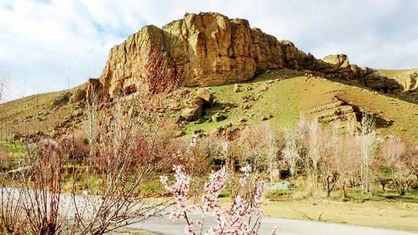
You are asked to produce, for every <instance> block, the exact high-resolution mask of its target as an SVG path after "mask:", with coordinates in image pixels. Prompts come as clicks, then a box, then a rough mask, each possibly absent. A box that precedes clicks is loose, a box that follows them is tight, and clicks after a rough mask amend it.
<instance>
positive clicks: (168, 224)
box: [128, 217, 418, 235]
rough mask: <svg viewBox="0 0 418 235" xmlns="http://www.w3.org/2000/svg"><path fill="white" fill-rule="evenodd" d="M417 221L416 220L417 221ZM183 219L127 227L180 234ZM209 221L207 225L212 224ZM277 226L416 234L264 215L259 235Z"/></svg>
mask: <svg viewBox="0 0 418 235" xmlns="http://www.w3.org/2000/svg"><path fill="white" fill-rule="evenodd" d="M417 223H418V221H417ZM184 224H185V223H184V221H183V220H179V221H175V222H173V221H170V220H169V219H168V218H165V217H161V218H153V219H150V220H147V221H146V222H144V223H138V224H133V225H130V226H129V227H128V228H129V229H141V230H146V231H149V232H153V233H157V234H165V235H181V234H185V233H184ZM213 225H214V222H213V218H212V221H209V226H213ZM275 226H277V227H278V232H277V234H278V235H334V234H335V235H340V234H341V235H417V234H418V232H416V233H414V232H406V231H399V230H390V229H378V228H369V227H361V226H354V225H345V224H334V223H325V222H316V221H306V220H295V219H284V218H274V217H264V218H263V220H262V226H261V229H260V231H259V232H260V235H267V234H269V235H270V234H271V231H272V230H273V228H274V227H275Z"/></svg>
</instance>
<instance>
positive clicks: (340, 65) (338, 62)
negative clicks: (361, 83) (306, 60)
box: [322, 54, 350, 69]
mask: <svg viewBox="0 0 418 235" xmlns="http://www.w3.org/2000/svg"><path fill="white" fill-rule="evenodd" d="M322 61H324V62H325V63H328V64H331V65H333V66H334V67H335V68H336V69H345V68H349V67H350V62H349V61H348V57H347V55H344V54H336V55H328V56H325V57H324V58H323V59H322Z"/></svg>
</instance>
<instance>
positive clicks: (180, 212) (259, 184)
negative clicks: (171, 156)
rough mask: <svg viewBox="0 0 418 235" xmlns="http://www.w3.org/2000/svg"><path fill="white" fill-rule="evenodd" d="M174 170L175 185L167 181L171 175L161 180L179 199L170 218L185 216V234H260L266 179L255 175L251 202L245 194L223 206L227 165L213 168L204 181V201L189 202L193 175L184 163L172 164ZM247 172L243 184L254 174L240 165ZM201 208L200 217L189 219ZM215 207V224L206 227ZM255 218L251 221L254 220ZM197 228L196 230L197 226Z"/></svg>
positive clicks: (175, 197)
mask: <svg viewBox="0 0 418 235" xmlns="http://www.w3.org/2000/svg"><path fill="white" fill-rule="evenodd" d="M173 170H174V171H175V174H174V177H175V179H176V182H175V183H174V184H172V185H169V184H168V183H167V181H168V178H167V177H166V176H161V182H162V183H163V184H164V186H165V188H166V189H167V190H169V191H170V192H172V193H173V194H174V199H175V200H176V202H177V209H175V210H174V211H173V212H172V213H171V216H170V218H171V219H179V218H181V217H183V218H184V219H185V220H186V222H187V224H186V226H185V228H184V230H185V232H186V234H205V235H253V234H254V235H255V234H258V229H259V228H260V225H261V217H262V216H263V210H262V204H261V199H262V195H263V192H264V189H265V187H264V181H263V180H262V179H261V178H260V177H259V176H255V179H256V181H255V183H254V185H253V186H254V189H253V190H252V192H254V193H253V195H252V196H251V197H252V198H251V199H252V200H250V201H252V203H251V204H250V203H248V201H247V200H245V199H244V197H242V196H240V195H238V196H236V197H235V198H234V199H233V200H232V203H231V206H230V208H222V207H221V206H220V205H219V202H218V197H219V194H220V193H221V191H222V190H224V189H225V182H226V181H227V179H228V174H227V172H226V169H225V167H223V168H222V169H221V170H219V171H213V172H212V173H211V174H210V176H209V181H208V182H207V183H205V186H204V190H205V192H204V194H203V196H202V200H203V204H202V206H200V205H187V196H188V192H189V190H190V181H191V178H190V176H189V175H188V174H186V173H185V172H184V168H183V166H180V165H177V166H174V167H173ZM241 170H242V171H243V172H244V176H243V177H242V179H241V180H240V182H241V185H247V184H248V179H249V177H250V174H251V171H252V169H251V167H250V166H246V167H243V168H242V169H241ZM198 209H199V210H200V211H201V212H202V219H201V220H196V221H193V220H190V219H189V218H188V214H189V213H190V212H192V211H194V210H198ZM210 211H212V212H213V213H214V215H215V222H216V225H215V226H214V227H212V228H209V229H207V230H206V231H203V221H204V219H205V218H206V216H207V214H208V213H209V212H210ZM251 221H252V222H251ZM195 228H197V229H196V231H199V232H196V231H195V230H194V229H195ZM276 230H277V229H276V228H275V229H274V230H273V233H272V234H273V235H275V234H276Z"/></svg>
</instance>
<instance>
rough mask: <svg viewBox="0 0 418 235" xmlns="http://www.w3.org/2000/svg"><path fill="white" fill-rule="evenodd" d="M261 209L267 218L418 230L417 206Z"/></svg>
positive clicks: (299, 204)
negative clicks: (275, 217) (274, 217)
mask: <svg viewBox="0 0 418 235" xmlns="http://www.w3.org/2000/svg"><path fill="white" fill-rule="evenodd" d="M263 206H264V210H265V214H266V215H267V216H277V217H284V218H294V219H308V220H317V221H325V222H333V223H345V224H352V225H361V226H368V227H381V228H391V229H401V230H411V231H418V224H417V223H416V221H417V220H418V204H417V203H407V202H399V201H366V202H363V203H358V202H337V201H326V200H318V201H315V200H303V201H268V200H265V201H264V202H263Z"/></svg>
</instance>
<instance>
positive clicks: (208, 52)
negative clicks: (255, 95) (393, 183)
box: [100, 13, 397, 97]
mask: <svg viewBox="0 0 418 235" xmlns="http://www.w3.org/2000/svg"><path fill="white" fill-rule="evenodd" d="M150 64H151V65H154V66H150ZM155 67H160V68H161V69H162V70H163V71H162V72H161V71H159V75H158V76H156V75H155V74H156V72H155ZM277 68H290V69H297V70H299V69H309V70H312V71H316V72H320V73H321V75H325V77H344V79H357V80H358V81H361V82H363V84H365V85H367V84H368V82H367V81H369V80H370V81H373V82H374V83H375V84H377V83H379V82H380V80H379V78H377V77H373V78H370V79H368V78H366V76H367V75H368V74H371V73H373V71H369V70H368V69H361V68H359V67H358V66H356V65H350V64H349V63H348V59H347V57H346V56H345V55H336V56H331V57H327V58H324V60H323V61H322V60H317V59H315V58H314V57H313V56H312V55H311V54H308V55H307V54H305V53H303V52H302V51H299V50H298V49H297V48H296V47H295V46H294V44H293V43H292V42H289V41H279V40H277V39H276V38H275V37H273V36H271V35H268V34H265V33H263V32H262V31H261V30H259V29H252V28H250V25H249V23H248V21H247V20H244V19H229V18H228V17H226V16H223V15H221V14H218V13H200V14H186V15H185V16H184V18H183V19H180V20H176V21H173V22H171V23H169V24H167V25H165V26H164V27H163V28H162V29H160V28H157V27H155V26H152V25H151V26H146V27H144V28H142V29H141V30H140V31H139V32H137V33H135V34H133V35H131V36H130V37H129V38H128V39H127V40H126V41H125V42H123V43H122V44H120V45H118V46H115V47H113V48H112V49H111V50H110V53H109V58H108V60H107V63H106V66H105V68H104V70H103V73H102V75H101V77H100V82H101V83H102V85H103V94H104V95H105V96H110V97H112V96H115V94H118V93H120V92H126V91H129V92H131V91H133V90H135V89H136V87H137V85H138V84H145V85H147V83H150V82H149V80H150V78H151V77H153V78H152V79H153V83H159V84H164V83H167V82H170V81H169V80H168V79H169V78H168V77H171V76H165V74H170V75H173V76H176V77H178V80H180V83H181V84H182V85H184V86H212V85H221V84H228V83H235V82H240V81H246V80H250V79H252V78H253V77H254V75H255V74H257V73H259V72H262V71H265V70H268V69H277ZM369 77H370V76H369ZM364 78H365V79H364ZM376 79H377V81H378V82H377V83H376V81H375V80H376ZM379 84H380V83H379ZM385 84H386V83H385V82H384V83H383V85H384V86H385ZM391 84H392V83H391ZM154 85H155V84H154ZM384 86H383V87H381V86H377V89H381V88H382V89H384V88H385V87H384ZM392 86H393V87H395V88H397V86H396V84H395V85H393V84H392Z"/></svg>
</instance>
